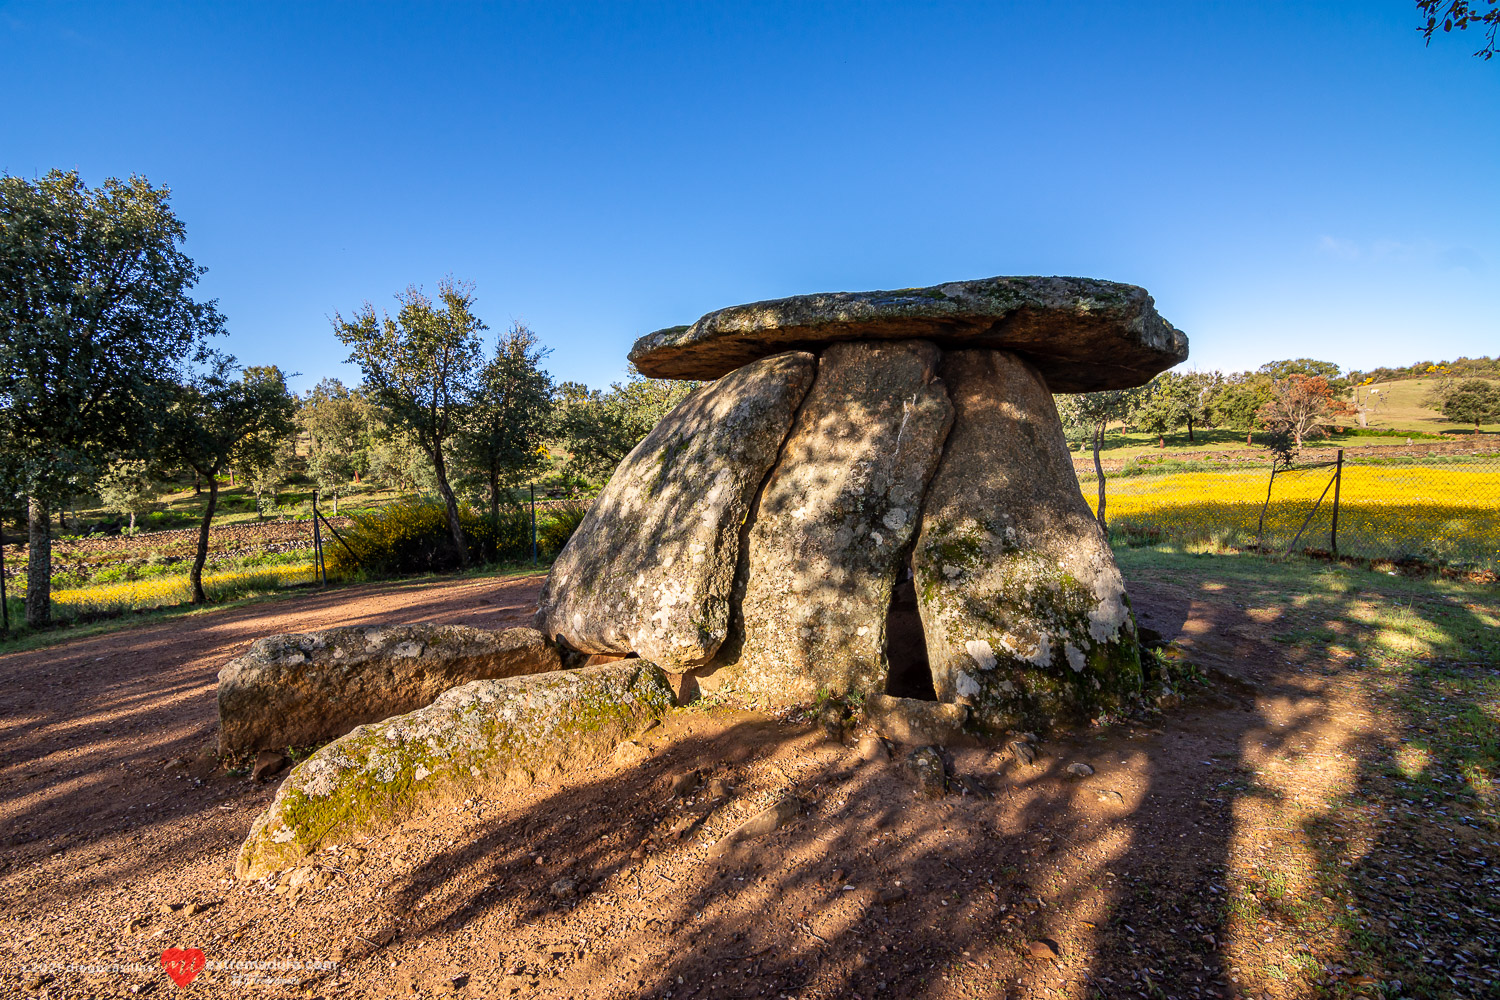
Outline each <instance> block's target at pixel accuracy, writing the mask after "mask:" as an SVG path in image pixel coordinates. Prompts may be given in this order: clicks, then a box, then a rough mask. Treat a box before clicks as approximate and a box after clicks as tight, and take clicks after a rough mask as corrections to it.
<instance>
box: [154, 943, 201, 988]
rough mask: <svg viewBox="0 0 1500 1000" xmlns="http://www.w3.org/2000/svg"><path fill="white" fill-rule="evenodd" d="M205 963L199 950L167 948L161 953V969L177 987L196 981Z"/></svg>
mask: <svg viewBox="0 0 1500 1000" xmlns="http://www.w3.org/2000/svg"><path fill="white" fill-rule="evenodd" d="M206 961H207V960H206V959H205V958H204V957H203V949H201V948H168V949H167V950H166V951H164V952H162V953H161V967H162V968H163V969H166V970H167V975H169V976H171V977H172V982H174V983H176V984H177V985H178V986H186V985H187V984H188V983H190V982H192V981H193V980H194V979H196V978H197V976H198V973H200V972H202V971H203V966H204V964H205V963H206Z"/></svg>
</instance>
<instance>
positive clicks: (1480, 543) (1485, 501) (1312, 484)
mask: <svg viewBox="0 0 1500 1000" xmlns="http://www.w3.org/2000/svg"><path fill="white" fill-rule="evenodd" d="M1332 474H1333V470H1332V469H1330V468H1323V469H1311V470H1307V471H1298V470H1294V471H1292V472H1283V473H1278V474H1277V476H1276V483H1275V487H1274V489H1273V490H1272V493H1271V505H1270V507H1269V509H1268V510H1267V511H1266V528H1265V542H1266V544H1267V545H1268V546H1277V547H1285V546H1286V545H1287V544H1289V543H1290V542H1291V541H1292V539H1293V537H1294V536H1295V535H1296V533H1297V529H1298V528H1300V527H1301V526H1302V522H1303V521H1304V520H1305V519H1306V517H1307V515H1308V512H1309V511H1311V510H1312V509H1313V505H1314V503H1315V502H1316V501H1317V499H1318V495H1319V494H1320V493H1322V492H1323V488H1324V487H1325V486H1326V485H1327V484H1328V480H1329V479H1330V477H1331V476H1332ZM1106 479H1107V483H1106V487H1107V504H1108V506H1107V510H1106V514H1107V517H1108V520H1109V523H1110V527H1111V528H1112V529H1118V530H1123V531H1126V532H1131V533H1137V534H1151V535H1159V536H1160V537H1161V538H1162V539H1163V540H1165V541H1172V542H1177V543H1181V544H1188V545H1196V544H1217V545H1246V544H1253V543H1254V542H1255V538H1256V526H1257V523H1258V522H1259V519H1260V512H1261V505H1262V504H1263V503H1265V499H1266V485H1267V480H1268V479H1269V470H1266V469H1259V470H1244V471H1231V470H1226V471H1223V472H1180V473H1173V474H1167V475H1161V476H1121V477H1115V478H1109V477H1106ZM1083 492H1084V496H1085V497H1086V498H1087V499H1088V501H1089V506H1090V507H1091V508H1093V507H1097V504H1096V503H1095V500H1096V497H1095V485H1094V483H1092V482H1085V483H1084V484H1083ZM1339 492H1340V496H1339V535H1338V541H1339V552H1340V553H1341V554H1348V555H1357V556H1365V557H1369V558H1391V559H1399V558H1402V557H1405V556H1415V557H1419V558H1422V559H1426V560H1440V561H1444V562H1449V563H1475V564H1478V565H1479V566H1481V567H1483V568H1487V569H1497V568H1500V465H1497V464H1493V463H1483V462H1474V463H1463V464H1453V465H1442V466H1425V467H1424V466H1402V465H1363V466H1361V465H1354V464H1346V465H1345V466H1344V475H1343V481H1342V484H1341V486H1340V491H1339ZM1332 504H1333V491H1332V490H1329V491H1328V495H1327V496H1326V497H1324V500H1323V505H1322V506H1321V507H1320V508H1319V509H1318V512H1317V514H1316V515H1315V516H1314V517H1313V519H1312V522H1311V523H1310V524H1309V525H1308V526H1307V531H1306V532H1305V533H1304V534H1303V536H1302V540H1301V541H1300V542H1299V543H1298V548H1299V549H1300V548H1322V549H1326V548H1327V547H1328V530H1329V521H1330V518H1331V514H1332Z"/></svg>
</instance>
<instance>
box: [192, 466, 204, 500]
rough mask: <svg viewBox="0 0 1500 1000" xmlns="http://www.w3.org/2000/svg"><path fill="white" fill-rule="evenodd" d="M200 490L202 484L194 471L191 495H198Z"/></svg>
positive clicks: (201, 490) (201, 489)
mask: <svg viewBox="0 0 1500 1000" xmlns="http://www.w3.org/2000/svg"><path fill="white" fill-rule="evenodd" d="M202 492H203V485H202V483H201V482H200V481H199V478H198V473H196V472H195V473H193V496H198V495H199V494H200V493H202Z"/></svg>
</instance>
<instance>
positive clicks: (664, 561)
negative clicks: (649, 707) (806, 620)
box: [537, 351, 817, 671]
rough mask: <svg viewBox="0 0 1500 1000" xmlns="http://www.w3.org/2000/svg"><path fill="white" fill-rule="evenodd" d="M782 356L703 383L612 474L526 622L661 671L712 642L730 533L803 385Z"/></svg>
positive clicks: (685, 662)
mask: <svg viewBox="0 0 1500 1000" xmlns="http://www.w3.org/2000/svg"><path fill="white" fill-rule="evenodd" d="M816 370H817V359H816V358H814V357H813V356H812V355H811V354H805V353H802V352H797V351H793V352H788V353H785V354H778V355H776V356H774V357H769V358H764V359H762V360H760V361H756V362H754V363H752V364H748V365H746V366H745V367H743V368H740V369H738V370H737V371H734V372H731V373H730V374H728V375H726V376H724V377H723V378H721V379H719V380H718V381H717V382H714V383H713V384H711V385H708V386H705V387H703V388H701V389H699V390H698V391H697V392H695V393H693V394H692V395H691V396H689V397H688V398H687V399H685V400H683V401H682V403H680V404H679V405H678V406H677V408H676V409H674V410H673V411H672V412H671V413H669V414H668V415H667V416H666V417H664V418H663V419H662V421H661V423H659V424H657V425H656V428H655V429H654V430H653V431H652V432H651V433H650V434H649V435H647V436H646V439H645V440H644V441H642V442H641V443H640V444H639V445H637V446H636V448H635V450H634V451H632V452H631V453H630V454H629V455H628V456H627V457H626V458H625V460H624V461H623V462H621V463H620V467H619V468H618V469H616V470H615V474H614V476H613V477H612V478H611V479H610V481H609V485H608V486H607V487H606V488H605V490H604V492H603V493H602V494H600V496H599V499H598V500H596V501H594V504H593V506H591V507H590V508H589V512H588V516H587V517H585V518H584V520H583V523H582V524H580V525H579V526H578V530H577V531H576V532H574V534H573V537H572V539H570V540H569V542H568V544H567V547H565V548H564V549H563V551H562V553H561V554H560V555H559V556H558V558H557V562H556V563H555V564H554V565H553V567H552V572H551V573H550V574H549V575H548V577H547V583H546V585H545V586H544V587H543V589H542V595H541V600H540V608H539V610H538V612H537V627H538V628H540V629H541V630H542V632H544V633H545V634H547V635H548V636H550V637H552V638H554V639H557V640H560V641H561V642H563V643H566V644H567V645H568V646H570V647H572V648H573V649H576V650H580V651H582V652H585V653H614V654H623V653H630V652H634V653H638V654H639V655H640V656H642V657H643V658H645V659H648V660H651V661H652V662H654V663H657V664H658V665H660V666H662V667H665V668H666V669H668V670H677V671H681V670H686V669H688V668H690V667H693V666H697V665H699V664H702V663H705V662H707V661H708V660H709V659H710V658H711V657H712V656H713V655H714V653H715V652H716V651H717V650H718V648H719V645H720V644H721V643H722V642H723V641H724V638H725V635H726V633H727V630H728V622H729V597H730V590H731V588H732V586H733V583H734V572H735V566H736V564H737V561H738V556H739V550H740V534H741V531H742V529H743V527H744V523H745V518H746V515H747V514H748V513H749V510H750V504H751V502H752V501H753V500H754V497H755V492H756V490H757V489H759V488H760V485H761V483H763V482H764V481H765V477H766V473H767V472H768V471H769V470H770V468H771V464H772V463H773V462H774V461H775V460H776V454H777V451H778V450H779V449H780V448H781V444H782V442H783V441H784V440H785V439H786V436H787V431H788V430H789V429H790V427H791V425H792V417H793V415H794V414H795V413H796V411H797V406H798V405H799V404H800V403H801V402H802V398H803V396H805V395H806V394H807V390H808V388H809V386H811V385H812V382H813V377H814V375H815V374H816Z"/></svg>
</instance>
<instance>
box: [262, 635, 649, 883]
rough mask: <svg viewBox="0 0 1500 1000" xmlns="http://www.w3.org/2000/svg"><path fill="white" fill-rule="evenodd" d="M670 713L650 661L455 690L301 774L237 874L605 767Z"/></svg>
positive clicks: (319, 757) (359, 732) (327, 750)
mask: <svg viewBox="0 0 1500 1000" xmlns="http://www.w3.org/2000/svg"><path fill="white" fill-rule="evenodd" d="M672 704H673V698H672V691H671V688H670V687H669V686H668V684H667V680H666V676H665V675H664V674H663V673H662V671H661V669H660V668H659V667H657V666H656V665H655V664H652V663H648V662H646V661H644V660H623V661H620V662H618V663H609V664H603V665H601V666H597V667H586V668H584V669H582V670H562V671H555V672H552V673H547V674H535V675H532V676H528V677H516V678H507V679H504V680H493V681H475V682H473V683H471V684H465V685H463V686H462V687H458V688H454V689H453V690H451V691H448V692H446V693H445V694H443V695H442V696H441V697H440V698H438V699H437V701H435V702H433V703H432V704H431V705H430V706H428V707H426V708H422V709H418V710H417V711H415V712H411V713H408V714H407V715H402V716H397V717H395V718H392V719H387V720H385V721H384V722H379V723H375V724H373V725H367V726H360V727H359V728H358V729H356V730H354V731H353V732H352V733H349V734H348V735H347V736H345V737H343V738H342V739H339V740H336V741H335V742H333V743H330V744H329V745H327V746H325V747H323V748H322V749H321V750H319V751H318V752H316V753H315V754H313V755H312V756H311V757H309V758H308V759H307V760H305V761H303V762H302V763H301V764H299V765H298V766H297V767H296V768H295V769H294V770H293V771H292V772H291V774H290V775H289V776H288V777H287V779H286V781H285V782H283V783H282V786H281V788H280V790H279V791H278V792H277V793H276V798H275V800H273V801H272V803H271V806H270V808H268V809H267V810H266V811H265V812H264V813H263V814H261V816H260V817H259V818H258V819H257V820H256V821H255V824H254V826H252V827H251V830H250V835H249V836H248V837H247V838H246V840H245V843H244V845H243V846H242V847H241V849H240V855H239V859H238V861H237V862H236V865H235V874H236V875H237V876H239V877H240V878H242V879H251V878H258V877H260V876H261V875H264V874H266V873H268V872H272V871H277V870H279V869H281V868H285V867H288V866H289V865H292V864H295V863H296V862H297V861H298V860H299V859H301V858H303V857H305V856H307V855H308V854H311V853H312V852H313V851H316V850H317V849H318V848H319V847H320V846H321V845H322V844H324V843H327V842H329V841H331V840H335V839H345V838H348V837H350V836H354V835H357V834H361V833H368V832H371V831H375V830H379V829H387V828H390V827H392V826H394V825H396V824H397V823H400V822H401V821H402V820H403V819H405V818H406V817H407V816H408V815H410V814H411V813H412V812H414V811H416V810H418V809H422V808H430V807H431V806H433V805H436V804H439V803H441V802H443V801H447V800H449V799H453V798H464V797H467V796H468V795H469V794H470V793H471V792H472V790H473V789H474V788H476V787H478V786H486V785H494V784H506V783H511V782H525V783H529V782H531V781H534V780H535V779H536V778H537V777H538V776H540V775H543V774H545V773H549V772H553V771H561V770H565V769H567V768H569V767H573V766H577V765H579V764H583V763H589V762H592V761H596V760H599V759H601V758H602V757H604V756H606V755H607V754H608V753H609V752H610V751H611V750H613V748H614V746H615V745H616V744H617V743H618V742H619V741H620V740H622V739H626V738H628V737H630V736H631V735H633V734H635V733H637V732H639V731H640V730H641V729H642V728H643V727H644V726H645V725H646V723H647V722H649V721H650V720H652V719H655V718H657V717H659V716H661V715H662V714H663V713H664V712H666V710H667V709H669V708H670V707H671V706H672Z"/></svg>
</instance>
